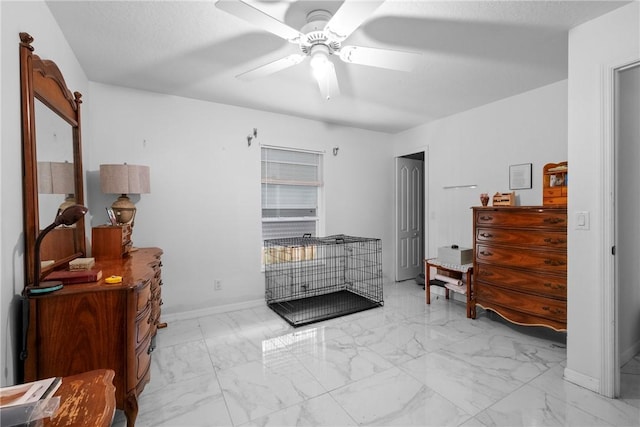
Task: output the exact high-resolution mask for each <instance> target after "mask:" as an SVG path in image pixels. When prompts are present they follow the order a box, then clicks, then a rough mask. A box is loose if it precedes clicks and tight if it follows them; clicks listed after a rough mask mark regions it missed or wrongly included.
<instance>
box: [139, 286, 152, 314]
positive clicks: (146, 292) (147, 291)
mask: <svg viewBox="0 0 640 427" xmlns="http://www.w3.org/2000/svg"><path fill="white" fill-rule="evenodd" d="M150 301H151V281H147V282H145V284H144V285H142V286H141V287H140V289H138V290H137V292H136V313H138V314H140V312H142V311H143V310H144V309H145V308H146V307H147V305H149V303H150Z"/></svg>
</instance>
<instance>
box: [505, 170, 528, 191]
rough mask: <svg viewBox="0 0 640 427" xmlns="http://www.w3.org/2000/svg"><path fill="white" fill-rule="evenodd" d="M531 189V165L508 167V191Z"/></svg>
mask: <svg viewBox="0 0 640 427" xmlns="http://www.w3.org/2000/svg"><path fill="white" fill-rule="evenodd" d="M529 188H531V163H523V164H520V165H511V166H509V190H526V189H529Z"/></svg>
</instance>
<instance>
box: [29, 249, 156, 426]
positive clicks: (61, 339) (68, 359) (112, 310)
mask: <svg viewBox="0 0 640 427" xmlns="http://www.w3.org/2000/svg"><path fill="white" fill-rule="evenodd" d="M161 256H162V250H161V249H159V248H143V249H138V250H136V251H133V252H131V253H130V255H129V256H128V257H125V258H119V259H112V260H103V261H97V262H96V264H95V267H94V268H95V269H100V270H102V272H103V278H106V277H109V276H112V275H117V276H122V283H118V284H107V283H105V281H104V279H103V280H99V281H98V282H91V283H81V284H73V285H66V286H65V287H64V288H63V289H61V290H59V291H56V292H54V293H51V294H47V295H43V296H38V297H30V298H29V309H30V313H29V319H30V325H29V333H28V339H27V345H28V357H27V359H26V360H25V380H26V381H33V380H36V379H41V378H47V377H52V376H59V377H64V376H69V375H75V374H79V373H82V372H85V371H91V370H94V369H111V370H113V371H114V372H115V377H114V379H113V384H114V385H115V387H116V407H117V408H118V409H122V410H124V411H125V414H126V416H127V424H128V425H129V426H133V425H134V423H135V418H136V416H137V413H138V396H139V395H140V393H142V390H143V389H144V387H145V385H146V384H147V383H148V382H149V380H150V368H151V352H152V351H153V349H154V345H155V339H154V338H155V335H156V330H157V328H158V325H159V321H160V305H161V304H162V296H161V285H162V278H161V266H162V264H161V260H160V259H161Z"/></svg>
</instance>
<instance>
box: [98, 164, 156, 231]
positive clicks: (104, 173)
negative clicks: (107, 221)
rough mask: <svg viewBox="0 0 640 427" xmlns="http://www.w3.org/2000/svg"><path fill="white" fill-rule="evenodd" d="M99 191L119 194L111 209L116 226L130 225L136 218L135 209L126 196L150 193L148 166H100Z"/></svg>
mask: <svg viewBox="0 0 640 427" xmlns="http://www.w3.org/2000/svg"><path fill="white" fill-rule="evenodd" d="M100 189H101V190H102V192H103V193H106V194H120V197H118V199H117V200H116V201H115V202H113V204H112V205H111V209H113V212H114V213H115V215H116V221H117V222H118V224H131V226H132V227H133V221H134V219H135V216H136V207H135V205H134V204H133V203H132V202H131V200H130V199H129V197H128V196H127V195H128V194H147V193H150V192H151V184H150V179H149V166H140V165H128V164H126V163H125V164H123V165H100Z"/></svg>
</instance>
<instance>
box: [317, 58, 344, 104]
mask: <svg viewBox="0 0 640 427" xmlns="http://www.w3.org/2000/svg"><path fill="white" fill-rule="evenodd" d="M329 64H330V65H329V67H327V72H326V74H325V75H324V77H323V78H322V79H321V80H318V87H319V88H320V94H321V95H322V97H323V98H324V99H326V100H327V101H328V100H330V99H331V98H333V97H336V96H338V95H340V87H339V86H338V76H337V75H336V68H335V67H334V66H333V63H331V62H330V63H329Z"/></svg>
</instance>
